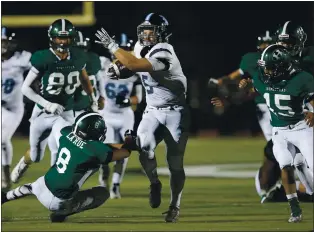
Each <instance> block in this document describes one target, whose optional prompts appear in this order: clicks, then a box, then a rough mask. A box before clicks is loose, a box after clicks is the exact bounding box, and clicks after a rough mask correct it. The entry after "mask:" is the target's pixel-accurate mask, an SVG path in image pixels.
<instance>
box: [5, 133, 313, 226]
mask: <svg viewBox="0 0 314 232" xmlns="http://www.w3.org/2000/svg"><path fill="white" fill-rule="evenodd" d="M264 143H265V142H264V140H263V139H262V138H255V139H251V138H250V139H248V138H247V139H245V138H241V139H234V138H230V139H229V138H227V139H222V138H219V139H213V138H208V139H191V140H190V141H189V143H188V146H187V151H186V157H185V164H189V165H193V164H195V165H197V164H214V163H217V164H223V163H258V162H260V160H261V157H262V149H263V146H264ZM27 144H28V142H27V140H25V139H18V138H15V140H14V154H15V157H14V161H13V163H14V164H16V162H17V161H18V159H19V157H20V155H21V154H22V153H23V152H24V150H25V149H26V148H27ZM163 152H164V146H163V144H161V146H160V147H159V148H158V151H157V157H158V162H159V166H165V165H166V163H165V157H164V155H163ZM48 166H49V154H48V153H47V154H46V157H45V159H44V160H43V162H42V163H40V164H35V165H33V166H32V167H31V168H30V169H29V170H28V172H27V175H26V176H25V178H23V179H22V180H21V183H27V182H32V181H34V180H35V179H36V178H38V177H39V176H40V175H42V174H44V173H45V170H47V168H48ZM139 167H140V166H139V163H138V158H137V155H136V154H135V153H134V154H133V156H132V157H131V159H130V161H129V168H130V169H138V168H139ZM161 181H162V182H163V191H162V200H163V201H162V205H161V206H160V208H158V209H151V208H150V207H149V204H148V186H149V183H148V181H147V179H146V177H145V176H143V175H141V174H136V173H133V172H132V173H130V172H129V174H128V173H127V175H126V176H125V178H124V182H123V185H122V199H120V200H108V202H106V203H105V204H104V205H103V206H101V207H100V208H98V209H95V210H91V211H87V212H84V213H81V214H77V215H74V216H71V217H70V218H69V219H68V221H67V222H66V223H62V224H51V223H50V222H49V220H48V215H49V212H48V210H46V209H45V208H44V207H43V206H42V205H41V204H40V203H39V202H37V200H36V198H35V197H28V198H25V199H21V200H17V201H13V202H9V203H7V204H5V205H3V206H2V215H1V217H2V230H3V231H8V230H11V231H17V230H19V231H49V230H50V231H51V230H55V231H56V230H59V231H65V230H72V231H97V230H98V231H195V230H198V231H310V230H313V204H310V203H307V204H306V203H302V207H303V214H304V221H303V222H302V223H299V224H289V223H288V222H287V219H288V216H289V207H288V204H287V203H269V204H264V205H261V204H260V203H259V198H258V197H257V195H256V192H255V187H254V180H253V178H250V179H221V178H197V177H187V180H186V184H185V188H184V191H183V197H182V203H181V215H180V220H179V222H178V223H175V224H166V223H164V222H163V216H162V215H161V213H162V212H163V211H166V210H167V207H168V203H169V198H170V192H169V183H168V182H169V181H168V177H161ZM94 185H97V176H96V175H95V176H93V177H92V178H91V179H89V180H88V181H87V182H86V183H85V185H84V188H87V187H91V186H94Z"/></svg>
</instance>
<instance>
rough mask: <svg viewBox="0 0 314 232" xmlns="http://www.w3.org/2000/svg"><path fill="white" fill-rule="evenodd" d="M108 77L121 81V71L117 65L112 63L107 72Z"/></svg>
mask: <svg viewBox="0 0 314 232" xmlns="http://www.w3.org/2000/svg"><path fill="white" fill-rule="evenodd" d="M106 75H107V76H108V77H109V78H110V79H112V80H118V79H119V69H118V67H117V65H116V64H113V63H111V64H110V65H109V67H108V69H107V71H106Z"/></svg>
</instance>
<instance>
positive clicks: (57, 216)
mask: <svg viewBox="0 0 314 232" xmlns="http://www.w3.org/2000/svg"><path fill="white" fill-rule="evenodd" d="M66 218H67V216H65V215H61V214H57V213H51V214H50V221H51V222H64V221H65V219H66Z"/></svg>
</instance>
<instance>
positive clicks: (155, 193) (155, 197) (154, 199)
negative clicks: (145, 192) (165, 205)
mask: <svg viewBox="0 0 314 232" xmlns="http://www.w3.org/2000/svg"><path fill="white" fill-rule="evenodd" d="M161 187H162V184H161V182H160V181H158V182H156V183H152V184H151V185H150V193H149V204H150V207H152V208H158V207H159V206H160V203H161Z"/></svg>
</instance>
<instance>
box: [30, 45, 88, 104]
mask: <svg viewBox="0 0 314 232" xmlns="http://www.w3.org/2000/svg"><path fill="white" fill-rule="evenodd" d="M86 63H87V58H86V55H85V53H84V52H83V51H81V50H80V49H78V48H71V49H70V55H69V56H68V58H67V59H65V60H60V58H59V57H58V56H57V55H56V54H55V53H54V51H53V50H52V49H51V48H50V49H46V50H40V51H37V52H35V53H34V54H33V55H32V57H31V64H32V66H33V67H34V68H36V69H37V71H38V72H39V76H40V77H41V91H40V94H41V95H42V97H43V98H45V99H46V100H48V101H50V102H53V103H58V104H60V105H62V106H64V107H65V109H66V110H70V109H72V108H73V96H74V92H75V90H76V88H78V87H79V86H80V81H79V77H80V75H81V71H82V69H84V68H85V66H86Z"/></svg>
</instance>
